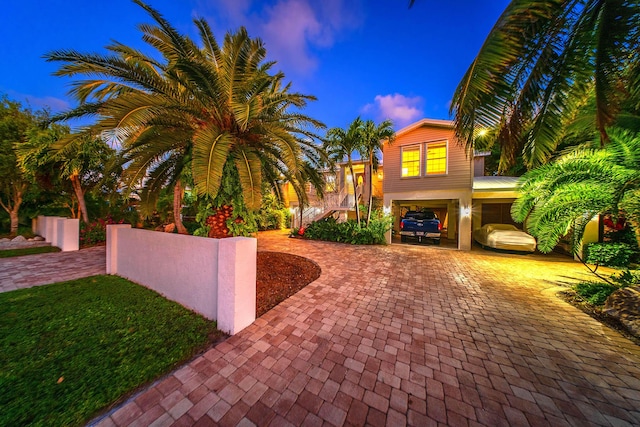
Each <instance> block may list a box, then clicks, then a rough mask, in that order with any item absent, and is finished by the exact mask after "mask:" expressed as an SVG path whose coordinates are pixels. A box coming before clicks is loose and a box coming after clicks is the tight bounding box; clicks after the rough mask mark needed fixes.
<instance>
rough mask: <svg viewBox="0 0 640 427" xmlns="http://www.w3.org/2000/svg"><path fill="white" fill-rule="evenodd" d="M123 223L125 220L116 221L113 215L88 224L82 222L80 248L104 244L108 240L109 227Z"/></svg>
mask: <svg viewBox="0 0 640 427" xmlns="http://www.w3.org/2000/svg"><path fill="white" fill-rule="evenodd" d="M123 223H124V219H121V220H120V221H116V220H114V219H113V218H112V217H111V215H109V216H107V217H106V218H99V219H98V220H97V221H93V222H90V223H88V224H87V223H86V222H80V246H82V247H88V246H94V245H98V244H101V243H104V242H105V241H106V240H107V225H109V224H123Z"/></svg>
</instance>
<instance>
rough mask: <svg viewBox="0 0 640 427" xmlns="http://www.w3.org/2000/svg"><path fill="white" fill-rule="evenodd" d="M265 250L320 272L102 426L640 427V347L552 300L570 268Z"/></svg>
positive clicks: (574, 266) (483, 256) (424, 255)
mask: <svg viewBox="0 0 640 427" xmlns="http://www.w3.org/2000/svg"><path fill="white" fill-rule="evenodd" d="M258 247H259V250H276V251H283V252H290V253H295V254H299V255H303V256H306V257H308V258H310V259H312V260H314V261H315V262H317V263H318V264H319V265H320V267H321V268H322V274H321V276H320V278H319V279H318V280H317V281H315V282H314V283H312V284H310V285H309V286H307V287H306V288H304V289H303V290H302V291H300V292H298V293H297V294H296V295H294V296H293V297H291V298H289V299H288V300H287V301H285V302H284V303H282V304H280V305H279V306H277V307H276V308H274V309H273V310H271V311H270V312H268V313H267V314H265V315H264V316H262V317H261V318H259V319H257V320H256V321H255V323H253V324H252V325H251V326H249V327H248V328H246V329H245V330H243V331H242V332H240V333H239V334H237V335H235V336H233V337H231V338H229V339H228V340H226V341H225V342H223V343H221V344H218V345H217V346H216V347H215V348H213V349H211V350H209V351H208V352H206V353H205V354H204V355H202V356H200V357H197V358H196V359H195V360H193V361H191V362H190V363H188V364H187V365H185V366H183V367H181V368H179V369H178V370H177V371H175V372H174V373H172V374H171V375H169V376H167V377H166V378H164V379H163V380H161V381H160V382H158V383H157V384H155V385H153V386H151V387H150V388H149V389H147V390H146V391H144V392H142V393H141V394H138V395H136V396H134V397H132V398H131V399H130V400H129V401H127V402H126V403H125V404H124V405H122V406H121V407H119V408H117V409H115V410H114V411H112V412H111V413H109V414H107V416H105V417H103V418H102V419H100V420H99V421H98V422H97V424H98V425H100V426H114V425H115V426H125V425H154V426H160V425H167V426H169V425H176V426H177V425H197V426H205V425H221V426H230V425H243V426H252V425H257V426H267V425H271V426H288V425H293V426H297V425H309V426H315V425H317V426H321V425H325V426H331V425H335V426H340V425H372V426H385V425H387V426H402V425H415V426H438V425H440V426H442V425H453V426H590V425H597V426H626V425H629V426H631V425H640V349H639V348H638V347H637V346H636V345H635V344H633V343H632V342H630V341H629V340H627V339H625V338H623V337H622V336H621V335H620V334H618V333H617V332H614V331H612V330H610V329H608V328H606V327H604V326H602V325H601V324H600V323H598V322H596V321H595V320H593V319H591V318H590V317H589V316H587V315H585V314H584V313H582V312H581V311H579V310H577V309H576V308H574V307H572V306H570V305H568V304H566V303H564V302H563V301H561V300H559V299H558V298H557V297H556V296H555V295H554V292H552V291H550V289H551V288H553V287H554V286H556V284H557V283H558V282H559V281H564V282H568V281H571V278H575V277H581V276H582V277H584V272H585V270H584V267H582V266H581V265H580V264H578V263H575V262H573V261H571V260H570V259H569V258H560V257H553V256H552V257H542V256H536V255H527V256H518V255H507V254H498V253H491V252H484V251H472V252H459V251H453V250H446V249H440V248H433V247H423V246H404V245H402V246H401V245H391V246H386V247H363V246H349V245H342V244H335V243H325V242H309V241H304V240H298V239H287V238H286V237H285V236H284V235H283V234H282V233H281V232H270V233H262V234H261V235H260V236H259V239H258Z"/></svg>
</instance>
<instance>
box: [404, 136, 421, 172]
mask: <svg viewBox="0 0 640 427" xmlns="http://www.w3.org/2000/svg"><path fill="white" fill-rule="evenodd" d="M415 149H418V174H417V175H407V176H405V175H404V174H403V173H402V169H403V167H402V165H403V163H404V152H405V150H411V151H413V150H415ZM421 176H422V144H410V145H403V146H402V147H400V178H402V179H412V178H420V177H421Z"/></svg>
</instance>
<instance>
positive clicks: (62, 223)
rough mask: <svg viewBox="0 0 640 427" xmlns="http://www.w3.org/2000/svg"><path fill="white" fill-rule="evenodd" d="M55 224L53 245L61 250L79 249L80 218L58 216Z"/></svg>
mask: <svg viewBox="0 0 640 427" xmlns="http://www.w3.org/2000/svg"><path fill="white" fill-rule="evenodd" d="M55 224H56V230H57V231H56V237H57V241H56V243H54V245H55V246H57V247H59V248H60V249H61V250H62V252H68V251H77V250H78V249H80V220H79V219H77V218H76V219H67V218H58V219H57V220H56V222H55Z"/></svg>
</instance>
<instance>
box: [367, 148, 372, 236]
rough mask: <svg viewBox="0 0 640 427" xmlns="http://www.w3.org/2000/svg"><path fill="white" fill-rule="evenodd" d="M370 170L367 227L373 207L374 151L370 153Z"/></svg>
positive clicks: (368, 165)
mask: <svg viewBox="0 0 640 427" xmlns="http://www.w3.org/2000/svg"><path fill="white" fill-rule="evenodd" d="M367 167H368V169H369V183H368V186H369V205H368V206H367V227H369V222H370V221H371V205H373V151H369V163H368V164H367Z"/></svg>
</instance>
